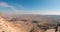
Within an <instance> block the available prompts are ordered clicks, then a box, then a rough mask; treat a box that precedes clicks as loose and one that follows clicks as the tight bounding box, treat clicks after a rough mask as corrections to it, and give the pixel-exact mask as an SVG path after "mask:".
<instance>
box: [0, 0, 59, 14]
mask: <svg viewBox="0 0 60 32" xmlns="http://www.w3.org/2000/svg"><path fill="white" fill-rule="evenodd" d="M0 11H1V12H3V13H6V14H44V15H46V14H48V15H50V14H51V15H60V0H0Z"/></svg>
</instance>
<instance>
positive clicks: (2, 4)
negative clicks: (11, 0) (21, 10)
mask: <svg viewBox="0 0 60 32" xmlns="http://www.w3.org/2000/svg"><path fill="white" fill-rule="evenodd" d="M0 6H1V7H5V8H8V7H9V8H11V9H12V10H13V11H14V12H13V13H17V11H18V10H17V9H16V8H15V7H14V6H12V5H8V3H6V2H0Z"/></svg>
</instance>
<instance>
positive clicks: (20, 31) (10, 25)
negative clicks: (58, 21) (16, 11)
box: [0, 16, 55, 32]
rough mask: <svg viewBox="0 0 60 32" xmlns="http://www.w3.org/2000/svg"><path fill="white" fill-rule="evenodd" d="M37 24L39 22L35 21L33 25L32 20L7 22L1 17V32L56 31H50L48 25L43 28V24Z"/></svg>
mask: <svg viewBox="0 0 60 32" xmlns="http://www.w3.org/2000/svg"><path fill="white" fill-rule="evenodd" d="M26 21H27V22H26ZM36 23H38V22H36V21H34V22H33V23H32V22H31V19H28V20H26V19H24V20H23V19H21V21H7V20H5V19H4V18H3V17H1V16H0V32H51V31H53V32H54V31H55V30H54V29H49V28H48V27H47V26H48V25H44V26H43V25H40V24H41V23H39V25H38V24H36ZM42 24H43V23H42ZM50 26H51V25H50ZM50 26H49V27H50ZM47 28H48V29H47ZM44 29H45V30H44Z"/></svg>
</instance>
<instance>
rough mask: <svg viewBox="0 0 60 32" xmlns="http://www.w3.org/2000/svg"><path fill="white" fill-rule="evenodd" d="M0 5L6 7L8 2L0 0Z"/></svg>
mask: <svg viewBox="0 0 60 32" xmlns="http://www.w3.org/2000/svg"><path fill="white" fill-rule="evenodd" d="M0 6H2V7H8V4H7V3H5V2H0Z"/></svg>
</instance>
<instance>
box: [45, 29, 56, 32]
mask: <svg viewBox="0 0 60 32" xmlns="http://www.w3.org/2000/svg"><path fill="white" fill-rule="evenodd" d="M45 32H55V29H48V30H46V31H45Z"/></svg>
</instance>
